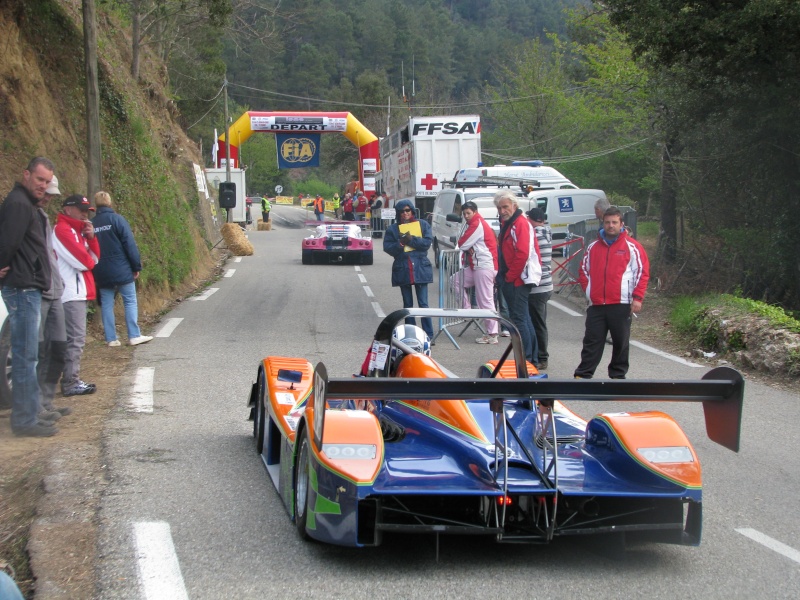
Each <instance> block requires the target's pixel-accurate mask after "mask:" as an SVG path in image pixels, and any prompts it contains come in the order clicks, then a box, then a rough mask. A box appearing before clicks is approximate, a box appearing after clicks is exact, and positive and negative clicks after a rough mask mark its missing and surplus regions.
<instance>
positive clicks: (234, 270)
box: [223, 269, 236, 277]
mask: <svg viewBox="0 0 800 600" xmlns="http://www.w3.org/2000/svg"><path fill="white" fill-rule="evenodd" d="M234 273H236V269H228V270H227V271H225V275H223V277H233V274H234Z"/></svg>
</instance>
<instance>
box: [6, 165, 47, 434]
mask: <svg viewBox="0 0 800 600" xmlns="http://www.w3.org/2000/svg"><path fill="white" fill-rule="evenodd" d="M53 171H55V166H54V165H53V163H52V162H51V161H50V160H48V159H46V158H44V157H41V156H39V157H36V158H34V159H32V160H31V161H30V163H28V166H27V168H26V169H25V170H24V171H23V172H22V182H21V183H20V182H17V183H15V184H14V187H13V189H12V190H11V192H9V194H8V195H7V196H6V198H5V200H4V201H3V204H2V206H0V277H2V286H3V289H2V296H3V302H5V304H6V307H7V308H8V323H9V327H10V329H11V355H12V359H11V382H12V392H11V419H10V420H11V430H12V432H13V433H14V435H17V436H29V437H49V436H51V435H54V434H56V433H57V432H58V429H56V428H55V427H54V426H53V423H52V421H40V420H39V419H38V417H37V415H38V414H39V412H40V408H41V399H40V393H39V382H38V380H37V377H36V361H37V355H38V349H39V322H40V320H41V309H42V292H43V291H44V290H47V289H49V287H50V277H51V273H50V259H49V257H48V255H47V241H46V237H45V236H46V233H45V230H44V227H43V226H42V221H41V219H40V217H39V213H38V212H37V207H36V205H37V204H38V203H39V201H40V200H41V199H42V198H43V197H44V194H45V193H46V191H47V186H48V185H49V184H50V181H51V180H52V179H53Z"/></svg>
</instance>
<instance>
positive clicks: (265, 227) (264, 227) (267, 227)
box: [258, 219, 272, 231]
mask: <svg viewBox="0 0 800 600" xmlns="http://www.w3.org/2000/svg"><path fill="white" fill-rule="evenodd" d="M258 231H272V219H270V220H269V221H267V222H266V223H264V222H263V221H262V220H261V219H259V220H258Z"/></svg>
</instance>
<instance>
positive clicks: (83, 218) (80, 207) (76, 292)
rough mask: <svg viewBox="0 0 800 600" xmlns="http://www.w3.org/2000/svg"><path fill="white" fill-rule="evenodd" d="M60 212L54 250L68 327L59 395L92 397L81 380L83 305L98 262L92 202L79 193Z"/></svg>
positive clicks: (89, 297) (91, 387)
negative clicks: (86, 395)
mask: <svg viewBox="0 0 800 600" xmlns="http://www.w3.org/2000/svg"><path fill="white" fill-rule="evenodd" d="M62 206H63V209H62V210H63V212H61V213H59V214H58V218H57V220H56V226H55V227H54V228H53V232H54V234H55V236H54V238H55V239H54V240H53V250H55V253H56V257H57V258H58V270H59V272H60V273H61V278H62V279H63V280H64V293H63V294H62V296H61V302H62V304H63V305H64V320H65V321H66V326H67V356H66V361H65V363H64V374H63V375H62V377H61V392H62V393H63V394H64V395H65V396H79V395H83V394H93V393H94V392H95V390H96V389H97V388H96V386H95V385H94V384H93V383H85V382H84V381H81V379H80V372H81V355H82V354H83V346H84V345H85V344H86V305H87V303H88V301H89V300H94V299H95V298H96V291H95V285H94V277H93V276H92V269H93V268H94V266H95V265H96V264H97V261H98V260H99V259H100V243H99V242H98V241H97V238H96V237H95V235H94V226H93V225H92V222H91V221H90V220H89V211H90V210H94V207H92V204H91V202H89V199H88V198H86V197H85V196H82V195H81V194H73V195H72V196H69V197H68V198H67V199H66V200H64V202H63V204H62Z"/></svg>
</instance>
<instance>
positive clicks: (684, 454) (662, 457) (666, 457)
mask: <svg viewBox="0 0 800 600" xmlns="http://www.w3.org/2000/svg"><path fill="white" fill-rule="evenodd" d="M637 451H638V452H639V454H641V455H642V456H644V457H645V458H646V459H647V460H648V461H650V462H651V463H653V464H658V463H687V462H694V456H692V451H691V450H689V448H687V447H686V446H662V447H660V448H637Z"/></svg>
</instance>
